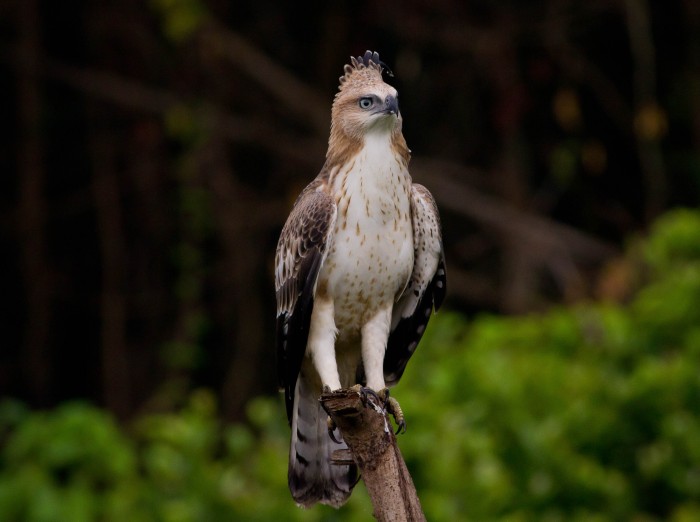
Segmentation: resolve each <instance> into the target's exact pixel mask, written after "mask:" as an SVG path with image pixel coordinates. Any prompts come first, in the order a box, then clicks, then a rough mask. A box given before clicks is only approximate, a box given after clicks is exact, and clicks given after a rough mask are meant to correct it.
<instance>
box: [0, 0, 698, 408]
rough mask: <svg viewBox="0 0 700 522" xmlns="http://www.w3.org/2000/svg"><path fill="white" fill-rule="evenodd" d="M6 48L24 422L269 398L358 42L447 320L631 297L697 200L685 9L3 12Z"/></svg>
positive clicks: (15, 360) (15, 322) (3, 287)
mask: <svg viewBox="0 0 700 522" xmlns="http://www.w3.org/2000/svg"><path fill="white" fill-rule="evenodd" d="M0 45H1V48H0V49H1V56H0V58H1V61H0V89H2V97H1V98H0V114H1V115H2V125H1V126H0V132H1V133H2V134H1V140H0V169H1V170H2V175H0V252H1V253H2V255H1V256H0V393H2V394H3V395H12V396H15V397H18V398H20V399H22V400H24V401H26V402H28V403H29V404H30V405H31V406H35V407H50V406H53V405H55V404H57V403H58V402H61V401H64V400H67V399H70V398H87V399H90V400H92V401H94V402H96V403H98V404H100V405H103V406H105V407H107V408H109V409H110V410H112V411H113V412H115V413H116V414H117V415H118V416H119V417H121V418H128V417H131V416H133V415H135V414H137V413H141V412H144V411H153V410H163V409H169V408H172V407H173V406H175V405H177V404H178V403H180V402H181V401H182V399H183V397H185V396H186V394H187V392H188V391H189V390H191V389H192V388H193V387H195V386H199V385H206V386H208V387H211V388H213V389H214V390H215V391H216V393H217V394H218V396H219V399H220V401H221V403H222V409H223V412H224V414H225V415H226V417H227V418H230V419H236V418H240V416H241V414H242V411H243V407H244V405H245V403H246V401H247V400H248V399H249V398H250V397H251V396H254V395H257V394H260V393H274V390H275V387H276V378H275V375H274V372H275V365H274V350H273V332H274V289H273V268H272V260H273V256H274V248H275V245H276V241H277V237H278V234H279V231H280V229H281V226H282V224H283V222H284V219H285V218H286V215H287V213H288V211H289V209H290V208H291V205H292V202H293V201H294V198H295V197H296V195H297V194H298V192H299V191H300V190H301V189H302V188H303V186H304V185H305V184H306V183H308V182H309V181H310V180H311V179H312V178H313V177H314V176H315V175H316V173H317V172H318V170H319V169H320V167H321V165H322V164H323V157H324V153H325V147H326V140H327V137H328V129H329V123H330V106H331V102H332V99H333V96H334V93H335V90H336V87H337V79H338V77H339V76H340V75H341V73H342V67H343V65H344V64H345V63H346V62H347V61H348V59H349V56H350V55H351V54H352V55H358V54H362V53H364V51H365V50H366V49H371V50H377V51H379V52H380V55H381V57H382V60H383V61H385V62H386V63H387V64H388V65H389V67H391V69H392V70H393V71H394V73H395V77H394V78H392V79H389V80H388V81H389V82H390V83H392V84H393V85H394V86H396V87H397V89H398V90H399V92H400V99H401V108H402V113H403V116H404V135H405V137H406V139H407V141H408V144H409V146H410V148H411V149H412V151H413V160H412V163H411V172H412V174H413V177H414V179H415V180H416V181H420V182H421V183H424V184H425V185H427V186H428V188H429V189H430V190H431V191H432V192H433V194H434V195H435V196H436V199H437V200H438V204H439V205H440V208H441V213H442V217H443V227H444V237H445V245H446V251H447V265H448V287H449V290H448V303H447V306H448V307H451V308H453V309H459V310H461V311H463V312H464V313H466V314H470V315H471V314H475V313H478V312H480V311H490V312H497V313H508V314H513V313H524V312H529V311H535V310H542V309H544V308H547V307H549V306H551V305H553V304H556V303H570V302H574V301H579V300H584V299H610V300H618V301H624V299H625V297H626V288H627V285H626V281H625V275H624V273H623V272H620V271H619V270H616V267H617V266H618V265H617V264H616V256H617V255H618V253H619V252H620V250H621V247H622V246H623V245H624V244H625V242H626V239H627V238H629V237H631V236H632V235H634V234H638V233H642V232H644V231H645V229H646V227H647V226H648V225H649V224H650V223H651V221H652V220H653V218H655V217H656V216H658V215H659V214H661V213H662V212H663V211H664V210H666V209H669V208H671V207H674V206H679V205H690V206H696V205H697V203H698V200H699V198H698V195H699V190H698V189H699V188H700V157H699V156H698V152H697V151H698V145H699V144H700V4H699V3H698V2H695V1H692V0H686V1H669V2H645V1H633V0H629V1H626V2H625V1H589V2H574V1H567V0H550V1H535V2H527V3H524V2H523V3H521V2H491V1H465V2H462V1H451V0H440V1H431V2H398V1H386V2H361V1H359V2H358V1H353V2H345V1H340V2H328V3H320V2H319V3H310V4H303V5H300V4H299V5H298V4H297V3H295V2H272V1H266V0H256V1H254V2H250V1H236V2H224V1H220V0H206V1H205V0H202V1H197V0H151V1H148V2H142V1H136V0H112V1H110V0H103V1H87V0H86V1H77V0H65V1H61V2H57V1H55V0H43V1H42V0H21V1H11V0H9V1H5V2H2V3H0Z"/></svg>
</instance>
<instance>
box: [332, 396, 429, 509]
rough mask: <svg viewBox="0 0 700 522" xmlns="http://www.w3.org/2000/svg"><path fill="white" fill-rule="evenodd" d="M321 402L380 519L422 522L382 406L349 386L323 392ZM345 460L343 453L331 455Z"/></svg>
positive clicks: (415, 498)
mask: <svg viewBox="0 0 700 522" xmlns="http://www.w3.org/2000/svg"><path fill="white" fill-rule="evenodd" d="M320 400H321V405H322V406H323V408H324V409H325V410H326V412H327V413H328V415H330V416H331V418H332V419H333V420H334V421H335V423H336V425H337V426H338V428H339V429H340V432H341V434H342V436H343V439H344V440H345V442H346V443H347V445H348V448H349V450H350V453H351V456H352V459H353V460H354V461H355V462H356V463H357V466H358V467H359V469H360V473H361V476H362V480H364V482H365V486H366V487H367V491H368V493H369V496H370V499H371V500H372V505H373V506H374V513H373V515H374V518H376V519H377V520H379V521H380V522H388V521H392V522H394V521H396V522H404V521H405V522H409V521H421V520H422V521H424V520H425V515H424V514H423V511H422V509H421V506H420V501H419V500H418V494H417V493H416V488H415V486H414V485H413V480H412V479H411V475H410V474H409V472H408V468H406V463H405V462H404V460H403V457H402V456H401V452H400V451H399V447H398V446H397V444H396V437H395V436H394V432H393V431H392V426H391V423H390V422H389V418H388V417H387V414H386V411H385V410H384V408H383V407H382V406H381V405H379V404H378V403H377V402H376V401H375V398H374V397H372V396H371V395H363V394H361V393H360V392H359V391H356V390H353V389H344V390H337V391H335V392H329V393H323V394H322V395H321V399H320ZM334 457H335V461H336V462H338V463H339V464H342V463H347V460H348V456H347V452H344V451H342V450H341V451H339V452H336V455H334Z"/></svg>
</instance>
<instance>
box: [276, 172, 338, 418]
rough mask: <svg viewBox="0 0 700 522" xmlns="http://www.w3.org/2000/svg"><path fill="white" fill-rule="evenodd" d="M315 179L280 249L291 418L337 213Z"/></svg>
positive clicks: (281, 328)
mask: <svg viewBox="0 0 700 522" xmlns="http://www.w3.org/2000/svg"><path fill="white" fill-rule="evenodd" d="M319 187H320V182H318V181H314V182H312V183H311V184H310V185H309V186H307V187H306V189H304V191H303V192H302V193H301V194H300V195H299V197H298V198H297V201H296V203H295V204H294V208H293V209H292V212H291V214H290V215H289V217H288V218H287V222H286V223H285V225H284V228H283V229H282V233H281V235H280V239H279V242H278V244H277V252H276V255H275V291H276V295H277V336H276V339H277V365H278V368H277V369H278V376H279V379H280V387H281V388H284V398H285V404H286V407H287V419H288V420H289V422H290V423H291V422H292V409H293V405H294V388H295V386H296V381H297V377H298V376H299V371H300V368H301V363H302V360H303V358H304V351H305V350H306V342H307V339H308V334H309V325H310V323H311V312H312V310H313V301H314V293H315V291H316V280H317V279H318V273H319V270H320V269H321V266H322V265H323V261H324V260H325V258H326V255H327V253H328V244H329V242H330V236H331V234H332V233H333V229H334V226H335V220H336V216H337V210H336V205H335V202H334V201H333V199H332V198H331V197H330V196H329V195H328V194H326V193H325V192H321V191H320V190H318V189H319Z"/></svg>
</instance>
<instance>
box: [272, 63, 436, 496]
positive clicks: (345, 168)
mask: <svg viewBox="0 0 700 522" xmlns="http://www.w3.org/2000/svg"><path fill="white" fill-rule="evenodd" d="M384 67H385V66H384V64H383V63H382V62H381V61H380V60H379V55H378V54H377V53H372V52H370V51H367V52H366V53H365V55H364V56H359V57H356V58H355V57H352V58H351V59H350V63H349V64H347V65H345V68H344V74H343V76H341V77H340V86H339V90H338V93H337V94H336V96H335V99H334V101H333V108H332V113H331V131H330V138H329V140H328V152H327V153H326V162H325V164H324V165H323V168H322V169H321V172H320V173H319V175H318V176H317V177H316V179H314V180H313V181H312V182H311V183H310V184H309V185H308V186H307V187H306V188H305V189H304V190H303V191H302V193H301V195H300V196H299V197H298V198H297V200H296V203H295V204H294V208H293V209H292V211H291V213H290V215H289V217H288V218H287V222H286V223H285V225H284V228H283V229H282V233H281V236H280V239H279V243H278V245H277V253H276V256H275V289H276V293H277V355H278V364H279V368H278V370H279V377H280V385H281V387H282V388H284V392H285V401H286V406H287V417H288V419H289V422H290V423H291V428H292V440H291V447H290V451H289V473H288V479H289V488H290V490H291V492H292V496H293V497H294V499H295V500H296V502H297V503H299V504H300V505H302V506H305V507H308V506H311V505H313V504H314V503H316V502H321V503H324V504H329V505H331V506H335V507H339V506H341V505H342V504H343V503H344V502H345V501H346V500H347V498H348V497H349V496H350V493H351V491H352V488H353V486H354V484H355V482H356V478H357V469H356V467H355V466H354V465H334V464H332V463H331V462H330V457H331V454H332V452H333V451H334V450H336V449H339V448H342V447H344V446H343V445H342V443H341V446H338V445H337V443H335V442H333V441H332V440H331V438H330V437H329V433H328V427H327V423H326V420H327V417H326V415H325V412H324V411H323V409H322V408H321V406H320V403H319V400H318V399H319V396H320V394H321V391H322V389H323V387H324V386H328V387H330V389H331V390H336V389H339V388H341V387H342V388H347V387H350V386H353V385H355V384H361V385H363V386H366V387H368V388H370V389H372V390H374V391H376V392H381V393H385V394H386V387H387V386H392V385H394V384H396V382H398V380H399V378H400V377H401V375H402V374H403V371H404V369H405V367H406V363H407V362H408V359H409V358H410V357H411V355H412V354H413V352H414V351H415V349H416V347H417V346H418V342H419V341H420V339H421V337H422V335H423V332H424V330H425V327H426V325H427V323H428V319H429V318H430V315H431V313H432V311H433V308H434V309H436V310H437V309H438V308H439V307H440V305H441V304H442V301H443V298H444V296H445V289H446V278H445V263H444V254H443V248H442V237H441V233H440V219H439V215H438V210H437V206H436V204H435V200H434V199H433V197H432V195H431V194H430V192H428V190H427V189H426V188H425V187H423V186H421V185H418V184H415V183H412V181H411V176H410V175H409V173H408V162H409V159H410V151H409V149H408V147H407V146H406V141H405V140H404V137H403V134H402V133H401V121H402V119H401V113H400V112H399V103H398V95H397V92H396V89H394V88H393V87H391V86H390V85H388V84H386V83H384V81H383V79H382V71H383V69H384Z"/></svg>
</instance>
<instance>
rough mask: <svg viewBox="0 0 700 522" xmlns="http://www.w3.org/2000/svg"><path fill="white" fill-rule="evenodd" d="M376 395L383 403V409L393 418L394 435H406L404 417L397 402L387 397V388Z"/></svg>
mask: <svg viewBox="0 0 700 522" xmlns="http://www.w3.org/2000/svg"><path fill="white" fill-rule="evenodd" d="M378 395H379V397H380V399H381V400H382V402H383V403H384V409H385V410H386V411H387V413H390V414H391V416H392V417H394V422H395V423H396V426H397V429H396V435H398V434H399V433H406V417H404V414H403V410H402V409H401V406H400V405H399V401H397V400H396V399H394V398H393V397H391V396H390V395H389V388H384V389H383V390H381V391H380V392H379V393H378Z"/></svg>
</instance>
